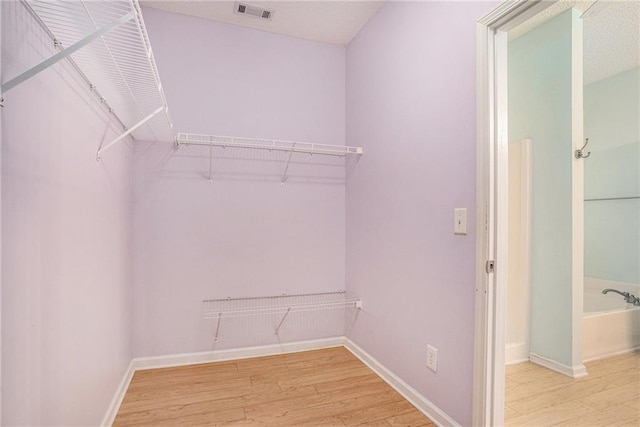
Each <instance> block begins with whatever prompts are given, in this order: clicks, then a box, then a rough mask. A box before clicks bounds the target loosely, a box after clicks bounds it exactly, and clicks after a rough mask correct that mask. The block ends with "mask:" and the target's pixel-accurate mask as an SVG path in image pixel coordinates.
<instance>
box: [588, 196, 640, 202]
mask: <svg viewBox="0 0 640 427" xmlns="http://www.w3.org/2000/svg"><path fill="white" fill-rule="evenodd" d="M635 199H640V196H630V197H602V198H594V199H584V201H585V202H599V201H603V200H635Z"/></svg>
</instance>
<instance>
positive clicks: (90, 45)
mask: <svg viewBox="0 0 640 427" xmlns="http://www.w3.org/2000/svg"><path fill="white" fill-rule="evenodd" d="M21 3H22V4H23V5H24V6H25V7H26V9H27V10H28V11H29V12H30V14H31V15H32V16H33V17H34V18H35V20H36V21H37V22H38V23H39V24H40V26H41V27H42V28H43V29H44V30H45V31H46V32H47V33H48V34H49V35H50V37H51V38H52V42H53V43H54V46H55V47H56V48H57V50H58V53H56V54H55V55H53V56H52V57H51V58H48V59H47V60H45V61H43V62H41V63H40V64H38V65H36V66H34V67H32V68H31V69H29V70H26V71H25V72H23V73H22V74H20V75H18V76H16V77H14V78H12V79H11V80H9V81H7V82H3V83H2V85H1V87H0V90H1V92H2V94H4V93H6V92H7V91H9V90H11V89H12V88H13V87H15V86H17V85H19V84H20V83H22V82H24V81H25V80H28V79H29V78H31V77H33V76H34V75H36V74H38V73H40V72H41V71H44V70H45V69H47V68H48V67H50V66H51V65H53V64H55V63H56V62H58V61H60V60H63V59H68V60H69V61H70V62H71V63H72V65H73V66H74V67H75V68H76V69H77V70H78V71H79V73H80V75H81V76H82V77H83V79H84V80H85V81H86V82H87V84H88V85H89V89H90V90H91V91H92V92H93V93H94V94H95V95H96V96H97V97H98V98H99V100H100V101H101V102H102V103H104V104H105V105H106V106H107V107H108V108H109V111H110V112H111V113H112V114H113V115H114V116H115V117H116V118H117V120H118V121H119V122H120V123H121V124H122V126H123V132H122V134H121V135H119V136H118V137H117V138H115V139H114V140H112V141H110V142H108V143H106V144H103V145H102V146H101V147H100V148H99V150H98V153H97V157H98V159H99V158H100V155H101V154H102V153H103V152H104V151H106V150H107V149H109V148H110V147H112V146H113V145H114V144H116V143H118V142H119V141H121V140H123V139H124V138H125V137H127V136H128V135H131V136H132V137H134V138H135V139H140V140H150V141H165V142H172V141H174V140H175V135H174V132H173V124H172V121H171V116H170V114H169V109H168V107H167V102H166V99H165V95H164V91H163V88H162V84H161V82H160V77H159V75H158V70H157V67H156V63H155V59H154V56H153V52H152V50H151V45H150V43H149V37H148V34H147V30H146V27H145V25H144V21H143V19H142V12H141V10H140V5H139V4H138V1H137V0H110V1H85V0H73V1H61V0H46V1H43V0H21Z"/></svg>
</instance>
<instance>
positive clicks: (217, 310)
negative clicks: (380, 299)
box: [202, 291, 362, 342]
mask: <svg viewBox="0 0 640 427" xmlns="http://www.w3.org/2000/svg"><path fill="white" fill-rule="evenodd" d="M202 303H203V311H202V319H203V320H205V321H215V322H216V326H215V337H214V342H218V337H219V335H220V326H221V321H222V320H223V319H231V318H248V317H254V316H265V319H266V318H269V316H271V318H273V316H276V315H277V316H278V317H277V319H278V320H279V321H278V322H277V325H274V326H275V329H274V331H275V335H278V333H279V331H280V328H281V327H282V325H283V324H284V322H285V320H286V319H287V317H288V316H289V315H291V314H294V313H307V312H317V311H325V310H344V309H358V310H360V309H362V300H361V299H360V298H349V297H347V294H346V293H345V292H344V291H338V292H325V293H315V294H299V295H278V296H267V297H253V298H226V299H214V300H204V301H202Z"/></svg>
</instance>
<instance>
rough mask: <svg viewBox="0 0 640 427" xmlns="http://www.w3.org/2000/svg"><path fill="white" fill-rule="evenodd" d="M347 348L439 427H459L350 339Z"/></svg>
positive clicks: (347, 340)
mask: <svg viewBox="0 0 640 427" xmlns="http://www.w3.org/2000/svg"><path fill="white" fill-rule="evenodd" d="M344 340H345V345H344V346H345V347H346V348H347V350H349V351H350V352H351V353H353V354H354V355H355V356H356V357H357V358H358V359H360V360H361V361H362V362H363V363H364V364H365V365H367V366H368V367H369V368H370V369H371V370H372V371H373V372H375V373H376V374H378V376H380V378H382V379H383V380H384V381H385V382H386V383H387V384H389V385H390V386H391V387H393V388H394V389H395V390H396V391H397V392H398V393H400V394H401V395H402V397H404V398H405V399H407V400H408V401H409V402H411V404H412V405H413V406H415V407H416V408H417V409H418V410H419V411H420V412H422V413H423V414H424V415H426V416H427V417H429V418H430V419H431V420H432V421H433V422H434V423H436V424H437V425H438V426H459V425H460V424H458V423H457V422H456V421H455V420H454V419H453V418H451V417H450V416H449V415H447V414H446V413H445V412H444V411H443V410H441V409H440V408H438V407H437V406H436V405H434V404H433V403H432V402H430V401H429V400H428V399H427V398H425V397H424V396H423V395H422V394H420V393H419V392H418V391H417V390H416V389H414V388H413V387H411V386H410V385H409V384H407V383H406V382H404V381H403V380H402V379H400V377H398V376H396V375H395V374H394V373H393V372H391V371H390V370H388V369H387V368H385V367H384V366H383V365H382V364H381V363H380V362H378V361H377V360H376V359H374V358H373V356H371V355H370V354H369V353H367V352H366V351H364V350H363V349H362V348H360V347H358V346H357V345H356V344H355V343H354V342H353V341H351V340H350V339H349V338H345V339H344Z"/></svg>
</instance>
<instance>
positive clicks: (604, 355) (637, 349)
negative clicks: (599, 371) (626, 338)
mask: <svg viewBox="0 0 640 427" xmlns="http://www.w3.org/2000/svg"><path fill="white" fill-rule="evenodd" d="M636 351H640V347H634V348H628V349H626V350H621V351H616V352H615V353H609V354H603V355H601V356H594V357H590V358H589V359H585V360H584V363H589V362H595V361H596V360H602V359H608V358H610V357H616V356H622V355H623V354H629V353H635V352H636Z"/></svg>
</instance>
